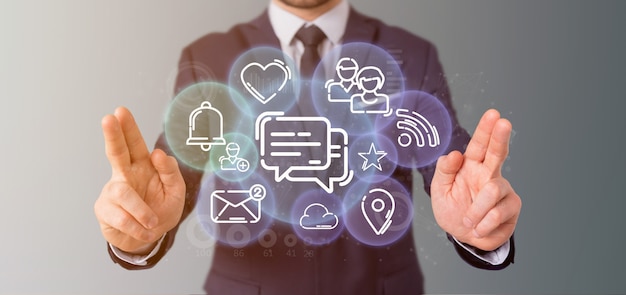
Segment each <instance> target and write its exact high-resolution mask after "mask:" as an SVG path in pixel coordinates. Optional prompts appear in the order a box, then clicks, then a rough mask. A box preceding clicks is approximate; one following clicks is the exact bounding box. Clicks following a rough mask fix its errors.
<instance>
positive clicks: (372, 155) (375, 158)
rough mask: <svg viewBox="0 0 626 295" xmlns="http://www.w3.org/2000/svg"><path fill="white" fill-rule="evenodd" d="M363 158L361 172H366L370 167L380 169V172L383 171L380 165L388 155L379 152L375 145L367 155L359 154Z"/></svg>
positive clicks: (372, 145) (371, 146)
mask: <svg viewBox="0 0 626 295" xmlns="http://www.w3.org/2000/svg"><path fill="white" fill-rule="evenodd" d="M358 154H359V156H360V157H361V158H363V160H364V161H363V165H361V170H363V171H365V170H367V169H369V168H370V167H374V168H376V169H378V171H383V168H382V166H381V165H380V160H382V158H384V157H385V156H386V155H387V153H386V152H385V151H377V150H376V146H374V143H373V142H372V144H371V145H370V149H369V151H368V152H367V153H365V152H361V153H358Z"/></svg>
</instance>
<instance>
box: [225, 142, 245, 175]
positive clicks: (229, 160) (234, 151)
mask: <svg viewBox="0 0 626 295" xmlns="http://www.w3.org/2000/svg"><path fill="white" fill-rule="evenodd" d="M240 151H241V148H240V147H239V144H237V143H235V142H231V143H229V144H227V145H226V154H227V156H221V157H220V158H219V159H218V160H219V162H220V169H221V170H224V171H228V170H237V171H239V172H246V171H248V169H250V162H248V160H246V159H244V158H239V152H240Z"/></svg>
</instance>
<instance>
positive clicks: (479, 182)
mask: <svg viewBox="0 0 626 295" xmlns="http://www.w3.org/2000/svg"><path fill="white" fill-rule="evenodd" d="M311 26H315V27H316V28H318V29H319V31H321V32H322V33H323V37H322V38H320V39H321V41H319V42H318V44H317V45H315V47H317V52H313V53H312V52H311V51H309V52H307V49H306V47H307V44H305V43H306V41H305V40H302V39H301V38H300V37H299V36H298V34H299V31H300V29H301V28H308V27H311ZM356 41H358V42H367V43H370V44H374V45H377V46H379V47H381V48H384V49H386V50H388V51H392V52H395V53H397V56H395V58H396V59H397V60H398V61H400V62H401V63H400V64H401V68H402V71H403V74H404V76H405V77H407V80H406V88H407V89H418V90H421V91H425V92H428V93H431V94H432V95H434V96H435V97H437V98H438V99H439V100H440V101H441V102H442V103H443V105H444V106H445V107H446V108H447V110H448V112H449V114H450V117H451V119H452V126H453V132H452V139H451V142H450V144H449V148H448V153H447V154H446V155H444V156H441V157H440V158H439V159H438V161H437V162H436V163H435V164H433V165H431V166H427V167H424V168H420V169H419V172H420V173H421V174H422V176H423V178H424V184H425V190H426V191H427V192H429V193H430V195H431V200H432V206H433V212H434V215H435V219H436V221H437V223H438V224H439V226H440V227H441V228H442V229H443V230H444V231H446V232H447V233H448V237H449V239H450V240H451V241H452V244H453V245H454V247H455V249H456V251H457V253H458V254H459V255H460V256H461V257H462V258H463V259H464V260H465V261H467V262H468V263H470V264H471V265H473V266H475V267H478V268H483V269H491V270H497V269H501V268H504V267H506V266H507V265H509V264H510V263H511V262H513V258H514V252H515V251H514V244H513V232H514V229H515V226H516V223H517V219H518V216H519V213H520V210H521V200H520V197H519V196H518V195H517V194H516V193H515V191H514V190H513V188H512V187H511V185H510V184H509V182H508V181H507V180H506V179H505V178H503V176H502V175H501V172H500V171H501V167H502V164H503V162H504V161H505V159H506V157H507V154H508V141H509V137H510V133H511V130H512V127H511V124H510V123H509V122H508V121H507V120H506V119H503V118H500V116H499V114H498V112H497V111H495V110H489V111H487V112H485V114H484V115H483V117H482V118H481V120H480V122H479V124H478V126H477V127H476V130H475V132H474V134H473V136H472V137H471V138H470V136H469V134H468V133H467V132H466V131H465V130H464V129H463V128H462V127H460V126H459V124H458V121H457V119H456V115H455V112H454V109H453V107H452V104H451V99H450V93H449V89H448V86H447V84H446V81H445V79H444V77H443V69H442V67H441V64H440V62H439V60H438V56H437V53H436V50H435V48H434V46H433V45H432V44H430V43H429V42H427V41H425V40H423V39H421V38H419V37H417V36H414V35H412V34H410V33H408V32H406V31H404V30H402V29H399V28H395V27H390V26H387V25H385V24H384V23H382V22H380V21H379V20H376V19H374V18H370V17H367V16H364V15H362V14H360V13H358V12H357V11H355V10H354V9H353V8H352V7H350V5H349V4H348V3H347V2H346V1H344V0H272V1H271V3H270V6H269V8H268V10H266V11H265V12H263V13H262V14H261V15H260V16H259V17H258V18H256V19H254V20H252V21H251V22H248V23H244V24H239V25H236V26H234V27H233V28H232V29H231V30H229V31H228V32H226V33H213V34H209V35H206V36H204V37H202V38H200V39H198V40H197V41H195V42H193V43H192V44H190V45H189V46H187V47H186V48H185V49H184V51H183V53H182V55H181V59H180V64H181V65H183V66H185V67H186V66H188V65H190V64H195V65H202V67H203V68H206V69H209V71H193V70H184V69H183V66H181V70H180V71H179V75H178V78H177V83H176V91H181V90H182V89H184V88H185V87H186V86H189V85H191V84H193V83H196V82H200V81H204V80H207V79H212V80H216V81H220V82H224V83H225V82H227V81H228V75H229V73H228V71H229V69H230V67H231V65H232V64H233V62H234V61H235V60H236V59H237V57H238V56H240V55H241V54H242V53H243V52H245V51H246V50H248V49H250V48H253V47H256V46H271V47H275V48H278V49H281V50H283V51H284V52H285V53H286V54H287V55H289V56H291V57H292V58H293V59H294V60H295V61H296V62H297V63H298V67H300V70H301V72H303V73H304V72H307V71H308V72H309V73H310V71H311V70H310V69H305V68H306V67H307V64H308V61H307V59H308V58H311V54H313V55H319V56H323V54H324V53H326V52H328V51H329V50H330V49H332V48H333V47H335V46H338V45H340V44H345V43H350V42H356ZM319 56H318V57H317V58H319ZM207 73H210V74H207ZM306 75H310V74H303V76H306ZM102 128H103V132H104V136H105V144H106V154H107V157H108V159H109V161H110V162H111V166H112V170H113V173H112V177H111V179H110V181H109V182H108V183H107V184H106V185H105V186H104V188H103V190H102V193H101V195H100V197H99V198H98V200H97V201H96V204H95V206H94V207H95V214H96V217H97V219H98V221H99V222H100V225H101V230H102V233H103V235H104V237H105V239H106V240H107V241H108V245H107V246H108V249H109V253H110V255H111V257H112V259H113V260H114V261H115V262H117V263H119V264H120V265H121V266H123V267H125V268H128V269H142V268H149V267H152V266H153V265H155V264H156V263H157V262H158V261H159V259H161V258H162V257H163V256H164V255H165V253H166V252H167V250H168V249H169V248H170V247H171V246H172V244H173V242H174V237H175V233H176V231H177V228H178V225H179V223H180V221H181V220H182V219H184V218H185V217H186V216H187V215H188V214H189V213H190V211H191V210H192V209H193V207H194V205H195V203H196V200H197V194H198V191H199V187H200V182H201V178H202V173H201V172H199V171H197V170H194V169H192V168H189V167H187V166H185V165H183V164H179V163H178V161H177V160H176V159H175V158H174V157H173V156H170V155H172V154H173V153H172V151H171V149H170V148H169V146H168V143H167V142H166V140H165V137H164V136H161V137H160V138H159V140H158V142H157V143H156V148H155V149H154V151H153V152H149V150H148V148H147V147H146V144H145V142H144V141H143V138H142V136H141V133H140V131H139V129H138V127H137V125H136V124H135V122H134V119H133V117H132V115H131V113H130V112H129V111H128V110H127V109H125V108H118V109H117V110H116V111H115V113H114V114H112V115H107V116H105V117H104V118H103V120H102ZM410 173H411V172H410V170H407V169H401V168H398V169H397V170H396V171H395V172H394V174H393V175H392V176H391V177H394V178H396V179H397V180H399V181H400V182H401V183H402V184H403V185H404V186H405V187H406V188H407V189H408V191H411V186H412V184H411V178H412V177H410ZM272 230H274V231H275V232H278V233H281V234H283V235H284V234H285V233H288V232H290V231H292V229H291V227H290V226H289V225H288V224H284V223H281V222H276V223H275V224H274V225H273V226H272ZM345 236H347V235H344V237H342V238H340V239H337V240H336V241H334V242H331V243H329V244H327V245H323V246H307V245H298V246H297V247H300V248H299V249H301V250H304V249H308V250H313V251H314V252H313V253H314V256H313V257H314V258H312V259H291V258H288V257H276V259H272V260H267V259H263V257H262V255H260V253H261V251H262V248H261V247H260V246H259V245H257V244H254V243H251V244H250V245H249V246H247V247H246V248H245V250H246V253H247V255H246V257H245V258H241V257H233V249H232V248H231V247H229V246H226V245H221V244H218V245H217V246H216V248H215V254H214V259H213V265H212V267H211V271H210V273H209V275H208V278H207V281H206V283H205V289H206V290H207V292H209V293H215V294H410V293H419V292H423V279H422V274H421V270H420V269H419V264H418V261H417V257H416V254H415V252H414V248H415V247H414V243H413V236H412V234H411V231H410V230H409V231H408V232H407V234H405V235H404V236H403V237H402V238H400V240H398V241H396V242H395V243H393V244H392V245H390V246H388V247H384V248H380V247H369V246H366V245H362V244H359V243H358V242H356V241H354V240H353V239H349V238H345ZM276 247H278V248H277V249H276V252H277V253H280V252H282V250H285V249H281V248H280V247H281V246H280V245H278V244H277V246H276Z"/></svg>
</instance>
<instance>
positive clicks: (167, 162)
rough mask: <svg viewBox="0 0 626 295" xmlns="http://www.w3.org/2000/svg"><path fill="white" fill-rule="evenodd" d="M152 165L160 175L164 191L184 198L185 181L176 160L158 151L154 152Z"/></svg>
mask: <svg viewBox="0 0 626 295" xmlns="http://www.w3.org/2000/svg"><path fill="white" fill-rule="evenodd" d="M152 165H153V166H154V168H155V169H156V171H157V172H158V173H159V178H160V179H161V182H162V183H163V189H164V190H165V192H166V194H167V195H172V194H173V195H174V196H179V197H183V196H184V194H185V192H184V188H185V181H184V179H183V176H182V174H181V172H180V169H179V168H178V162H177V161H176V158H174V157H170V156H168V155H167V154H165V152H163V151H162V150H159V149H156V150H154V152H152Z"/></svg>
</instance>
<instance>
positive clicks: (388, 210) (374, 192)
mask: <svg viewBox="0 0 626 295" xmlns="http://www.w3.org/2000/svg"><path fill="white" fill-rule="evenodd" d="M395 209H396V202H395V201H394V199H393V196H392V195H391V194H390V193H389V192H388V191H386V190H384V189H382V188H374V189H371V190H370V191H369V194H367V195H365V196H363V199H361V213H363V217H365V220H367V223H368V224H369V225H370V227H371V228H372V230H373V231H374V233H375V234H376V235H377V236H380V235H383V234H384V233H385V232H387V230H388V229H389V226H391V222H392V220H391V217H392V216H393V212H394V210H395Z"/></svg>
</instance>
